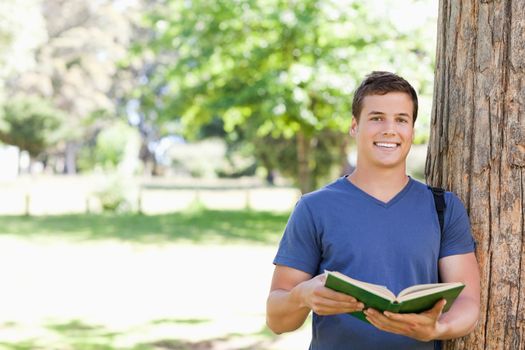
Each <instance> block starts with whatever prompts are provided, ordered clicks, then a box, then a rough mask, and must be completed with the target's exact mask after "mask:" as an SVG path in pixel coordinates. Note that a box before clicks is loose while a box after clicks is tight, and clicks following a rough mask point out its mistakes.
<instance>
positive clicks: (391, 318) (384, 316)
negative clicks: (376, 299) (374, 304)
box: [368, 309, 417, 329]
mask: <svg viewBox="0 0 525 350" xmlns="http://www.w3.org/2000/svg"><path fill="white" fill-rule="evenodd" d="M369 310H370V309H369ZM368 314H369V315H371V316H372V317H373V318H374V320H376V322H378V323H380V324H382V325H384V326H385V327H391V328H395V329H408V328H412V327H414V326H415V325H416V323H417V322H416V320H414V318H413V317H410V314H404V315H402V314H396V313H392V312H388V311H385V312H384V313H381V312H379V311H377V310H371V311H368Z"/></svg>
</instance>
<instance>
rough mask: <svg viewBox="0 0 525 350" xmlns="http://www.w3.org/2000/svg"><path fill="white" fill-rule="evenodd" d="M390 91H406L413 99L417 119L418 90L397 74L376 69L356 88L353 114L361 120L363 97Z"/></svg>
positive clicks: (414, 115) (413, 113) (413, 115)
mask: <svg viewBox="0 0 525 350" xmlns="http://www.w3.org/2000/svg"><path fill="white" fill-rule="evenodd" d="M389 92H404V93H406V94H408V96H410V98H411V99H412V104H413V105H414V109H413V111H412V119H413V122H414V123H415V122H416V119H417V105H418V104H417V94H416V90H414V88H413V87H412V85H410V83H409V82H408V81H406V80H405V79H403V78H402V77H400V76H399V75H397V74H394V73H390V72H381V71H375V72H372V73H370V74H368V75H367V76H366V78H365V80H363V82H362V83H361V84H360V85H359V87H358V88H357V89H356V90H355V93H354V99H353V101H352V115H353V116H354V118H355V119H356V120H357V121H359V115H360V114H361V109H362V107H363V106H362V105H363V99H364V98H365V96H368V95H385V94H387V93H389Z"/></svg>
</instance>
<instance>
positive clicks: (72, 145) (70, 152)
mask: <svg viewBox="0 0 525 350" xmlns="http://www.w3.org/2000/svg"><path fill="white" fill-rule="evenodd" d="M77 152H78V144H77V143H76V142H75V141H68V142H67V143H66V150H65V166H64V172H65V173H66V174H68V175H74V174H76V173H77Z"/></svg>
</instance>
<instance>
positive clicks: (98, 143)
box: [78, 120, 139, 171]
mask: <svg viewBox="0 0 525 350" xmlns="http://www.w3.org/2000/svg"><path fill="white" fill-rule="evenodd" d="M138 137H139V136H138V135H137V130H136V129H135V128H133V127H131V126H129V125H127V124H126V123H124V122H123V121H121V120H117V121H115V122H114V123H113V124H111V125H109V126H108V127H105V128H104V129H102V130H101V131H100V132H99V133H98V134H97V136H96V137H95V139H94V145H92V146H91V147H89V146H87V147H84V148H83V149H82V150H81V153H80V156H79V159H78V167H79V169H80V170H81V171H89V170H93V169H95V168H97V167H98V168H101V169H103V170H114V169H116V168H117V166H118V165H119V164H120V163H122V161H123V160H124V158H125V156H126V151H127V150H128V148H129V145H130V142H133V140H134V139H136V138H138Z"/></svg>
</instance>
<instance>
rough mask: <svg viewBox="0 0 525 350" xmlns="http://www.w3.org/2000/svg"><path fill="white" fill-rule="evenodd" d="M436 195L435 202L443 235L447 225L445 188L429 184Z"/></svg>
mask: <svg viewBox="0 0 525 350" xmlns="http://www.w3.org/2000/svg"><path fill="white" fill-rule="evenodd" d="M428 187H429V188H430V190H431V191H432V194H433V195H434V204H435V205H436V212H437V215H438V220H439V228H440V229H441V235H443V228H444V227H445V208H446V205H445V190H444V189H442V188H439V187H431V186H428Z"/></svg>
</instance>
